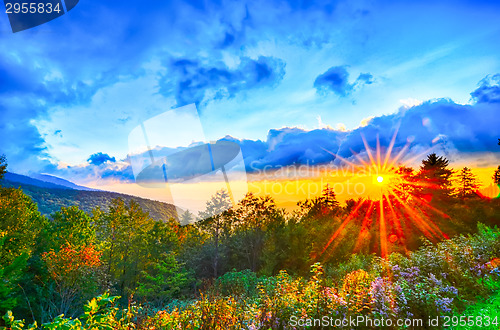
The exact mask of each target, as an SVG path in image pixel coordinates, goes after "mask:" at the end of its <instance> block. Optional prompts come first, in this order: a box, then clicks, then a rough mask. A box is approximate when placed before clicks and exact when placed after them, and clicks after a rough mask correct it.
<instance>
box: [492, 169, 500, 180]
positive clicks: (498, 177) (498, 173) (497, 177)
mask: <svg viewBox="0 0 500 330" xmlns="http://www.w3.org/2000/svg"><path fill="white" fill-rule="evenodd" d="M493 182H494V183H495V184H498V185H500V166H498V168H497V169H496V170H495V173H494V174H493Z"/></svg>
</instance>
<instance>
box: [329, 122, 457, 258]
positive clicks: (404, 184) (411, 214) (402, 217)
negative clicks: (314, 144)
mask: <svg viewBox="0 0 500 330" xmlns="http://www.w3.org/2000/svg"><path fill="white" fill-rule="evenodd" d="M397 133H398V129H396V131H395V132H394V135H393V137H392V139H391V141H390V143H389V145H388V146H387V148H384V149H385V155H384V154H383V151H382V148H381V146H380V142H379V137H378V135H377V146H376V149H375V150H373V149H372V148H370V146H369V145H368V143H367V141H366V139H365V137H364V136H363V135H361V138H362V140H363V144H364V146H365V153H364V154H365V156H364V157H362V156H361V155H360V154H357V153H353V154H354V156H355V160H353V161H350V160H347V159H345V158H342V157H341V156H339V155H337V154H334V153H331V152H330V153H331V154H332V155H334V156H335V157H336V158H338V159H340V160H341V161H342V162H343V163H346V164H349V165H351V166H352V167H353V168H355V169H357V170H358V171H359V172H360V173H373V176H372V180H373V181H372V184H373V187H374V188H375V187H376V188H377V189H376V190H378V191H379V193H380V195H379V197H378V198H377V199H371V198H359V199H358V201H357V202H356V203H355V205H354V207H353V209H352V210H351V212H350V213H349V215H348V216H347V217H346V218H345V219H344V220H343V221H342V222H341V224H340V226H339V227H337V228H336V229H335V230H334V232H333V233H332V235H331V237H330V239H329V240H328V242H327V243H326V244H325V246H324V247H323V248H322V251H321V253H320V254H319V256H320V258H323V259H327V258H329V256H330V255H331V254H332V253H333V251H335V249H336V248H337V246H339V244H341V242H342V240H343V238H344V236H345V234H346V227H348V226H351V223H353V224H356V221H357V219H360V218H363V220H361V222H362V223H361V230H360V232H359V235H358V240H357V242H356V244H355V247H354V250H355V251H358V250H359V249H360V248H361V246H362V243H363V241H364V240H365V237H366V234H367V233H368V232H369V230H370V228H371V226H373V224H375V226H378V228H377V229H378V234H379V238H378V239H379V241H380V252H381V253H380V254H381V256H382V257H383V258H387V256H388V255H389V254H390V252H391V251H392V250H393V245H394V248H397V246H395V244H401V245H402V246H403V247H404V248H406V247H405V245H406V243H405V241H406V236H407V235H408V234H409V233H406V232H405V231H406V230H407V228H409V227H415V228H416V229H417V230H418V231H419V232H421V233H422V234H423V235H424V236H425V237H426V238H428V239H429V240H431V241H438V240H440V239H443V238H448V235H446V233H443V232H442V231H441V229H440V228H439V227H438V226H437V225H436V224H435V223H434V221H433V220H432V216H431V215H433V214H436V215H438V214H439V215H440V216H444V217H448V218H449V216H448V215H446V214H445V213H444V212H442V211H440V210H438V209H436V208H435V207H433V206H432V205H431V204H429V202H428V201H427V200H425V199H424V198H422V197H421V196H418V195H417V194H414V193H413V191H414V190H416V189H418V188H419V187H421V186H422V185H424V183H419V182H414V181H408V180H407V179H406V177H405V170H406V169H411V168H409V167H408V166H411V164H412V163H413V162H414V161H415V160H418V159H420V158H421V157H423V156H424V155H425V154H426V153H427V152H428V151H429V150H425V151H424V152H422V153H419V154H417V155H410V154H409V153H408V149H409V146H410V141H407V143H406V145H405V146H404V147H403V148H401V149H400V150H399V152H398V153H397V154H395V155H393V154H392V151H393V148H394V144H395V141H396V136H397ZM325 150H326V149H325ZM326 151H327V152H329V151H328V150H326ZM412 171H413V170H412ZM360 215H361V217H360Z"/></svg>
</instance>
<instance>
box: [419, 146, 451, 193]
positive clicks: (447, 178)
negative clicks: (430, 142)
mask: <svg viewBox="0 0 500 330" xmlns="http://www.w3.org/2000/svg"><path fill="white" fill-rule="evenodd" d="M449 164H450V161H449V160H448V159H446V158H445V157H442V156H438V155H436V154H435V153H432V154H430V155H428V156H427V158H426V159H424V160H422V165H421V166H420V171H419V173H418V174H417V180H418V186H419V189H417V190H418V191H417V192H416V193H417V195H420V196H421V197H424V198H425V199H428V200H432V199H442V198H444V197H448V196H449V195H450V194H451V179H452V175H453V170H451V169H449V168H448V165H449Z"/></svg>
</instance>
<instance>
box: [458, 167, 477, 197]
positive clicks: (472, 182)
mask: <svg viewBox="0 0 500 330" xmlns="http://www.w3.org/2000/svg"><path fill="white" fill-rule="evenodd" d="M457 181H458V182H457V183H458V188H457V196H458V197H459V198H461V199H465V198H468V197H473V196H475V191H476V190H477V188H479V183H478V180H477V177H476V175H475V174H474V173H472V170H471V169H470V168H468V167H464V168H463V169H462V170H461V171H460V173H459V174H458V179H457Z"/></svg>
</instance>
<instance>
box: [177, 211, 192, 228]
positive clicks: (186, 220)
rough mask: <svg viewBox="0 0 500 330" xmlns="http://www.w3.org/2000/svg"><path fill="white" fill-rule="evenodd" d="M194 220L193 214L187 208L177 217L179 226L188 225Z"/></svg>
mask: <svg viewBox="0 0 500 330" xmlns="http://www.w3.org/2000/svg"><path fill="white" fill-rule="evenodd" d="M193 220H194V214H193V213H191V212H189V210H186V211H185V212H184V213H182V215H181V216H180V218H179V223H180V224H181V226H186V225H189V224H191V223H192V222H193Z"/></svg>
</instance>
